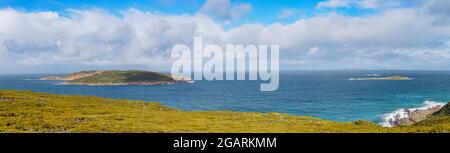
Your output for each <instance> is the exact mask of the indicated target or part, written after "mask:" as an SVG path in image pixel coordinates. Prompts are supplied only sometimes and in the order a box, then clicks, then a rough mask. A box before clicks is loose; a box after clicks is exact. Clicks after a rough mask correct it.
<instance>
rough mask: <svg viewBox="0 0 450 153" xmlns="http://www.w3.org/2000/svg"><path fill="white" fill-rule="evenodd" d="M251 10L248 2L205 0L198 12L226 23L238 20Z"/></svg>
mask: <svg viewBox="0 0 450 153" xmlns="http://www.w3.org/2000/svg"><path fill="white" fill-rule="evenodd" d="M251 11H252V6H251V5H250V4H248V3H232V2H230V0H207V1H206V3H205V4H204V5H203V6H202V8H201V9H200V11H199V13H201V14H205V15H209V16H211V17H214V18H217V19H219V20H221V21H223V22H224V23H226V24H228V23H231V22H233V21H236V20H239V19H241V18H242V17H244V16H245V15H247V14H249V13H250V12H251Z"/></svg>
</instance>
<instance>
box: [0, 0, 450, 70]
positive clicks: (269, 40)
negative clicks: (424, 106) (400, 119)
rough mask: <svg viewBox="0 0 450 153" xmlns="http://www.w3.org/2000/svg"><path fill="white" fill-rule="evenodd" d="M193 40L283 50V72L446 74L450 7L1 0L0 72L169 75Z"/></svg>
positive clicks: (332, 1) (395, 1) (351, 0)
mask: <svg viewBox="0 0 450 153" xmlns="http://www.w3.org/2000/svg"><path fill="white" fill-rule="evenodd" d="M194 37H202V38H203V39H204V41H205V43H206V44H208V43H210V44H220V45H226V44H242V45H250V44H266V45H271V44H276V45H280V69H281V70H312V69H314V70H316V69H338V70H341V69H405V70H450V1H448V0H264V1H261V0H133V1H131V0H130V1H127V0H38V1H28V0H0V74H13V73H67V72H73V71H79V70H92V69H145V70H153V71H170V67H171V63H172V62H173V59H171V58H170V52H171V49H172V47H173V46H174V45H176V44H192V42H193V39H194Z"/></svg>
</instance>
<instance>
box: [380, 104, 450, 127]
mask: <svg viewBox="0 0 450 153" xmlns="http://www.w3.org/2000/svg"><path fill="white" fill-rule="evenodd" d="M445 104H446V103H441V102H435V101H424V103H423V104H422V106H420V107H408V108H400V109H397V110H395V111H392V112H389V113H385V114H384V115H382V117H381V120H382V122H380V123H379V125H381V126H383V127H396V126H405V125H412V124H415V123H418V122H420V121H422V120H424V119H426V118H427V116H429V115H432V114H434V113H436V112H438V111H439V110H441V109H442V108H443V107H444V106H445Z"/></svg>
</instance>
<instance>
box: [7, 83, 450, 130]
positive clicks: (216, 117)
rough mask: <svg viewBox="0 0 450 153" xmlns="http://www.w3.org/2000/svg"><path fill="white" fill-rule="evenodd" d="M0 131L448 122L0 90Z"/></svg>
mask: <svg viewBox="0 0 450 153" xmlns="http://www.w3.org/2000/svg"><path fill="white" fill-rule="evenodd" d="M0 132H450V118H449V117H448V116H440V117H435V116H433V117H431V118H429V119H427V120H425V121H424V122H420V123H419V124H416V125H411V126H404V127H395V128H384V127H380V126H378V125H376V124H374V123H371V122H367V121H355V122H334V121H328V120H322V119H318V118H313V117H306V116H293V115H288V114H280V113H247V112H245V113H244V112H230V111H180V110H176V109H173V108H169V107H166V106H164V105H161V104H159V103H154V102H143V101H131V100H117V99H108V98H99V97H92V96H66V95H54V94H45V93H35V92H28V91H11V90H0Z"/></svg>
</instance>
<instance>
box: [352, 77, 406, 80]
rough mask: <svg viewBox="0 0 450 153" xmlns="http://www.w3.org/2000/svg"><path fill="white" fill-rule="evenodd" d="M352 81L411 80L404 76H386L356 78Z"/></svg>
mask: <svg viewBox="0 0 450 153" xmlns="http://www.w3.org/2000/svg"><path fill="white" fill-rule="evenodd" d="M354 80H411V78H409V77H405V76H388V77H365V78H356V79H354Z"/></svg>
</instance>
